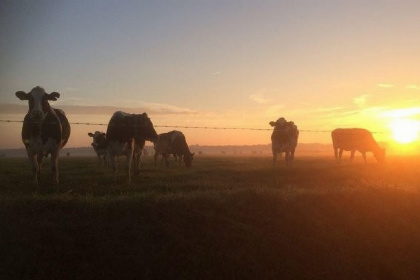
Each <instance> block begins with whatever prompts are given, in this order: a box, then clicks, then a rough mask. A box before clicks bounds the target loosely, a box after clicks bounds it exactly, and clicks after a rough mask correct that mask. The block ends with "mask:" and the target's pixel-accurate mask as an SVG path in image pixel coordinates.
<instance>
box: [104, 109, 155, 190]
mask: <svg viewBox="0 0 420 280" xmlns="http://www.w3.org/2000/svg"><path fill="white" fill-rule="evenodd" d="M106 136H107V139H108V146H107V149H108V154H109V157H110V159H111V164H112V169H113V174H114V179H116V171H117V163H116V157H117V156H121V155H125V156H127V174H128V182H131V163H132V161H133V159H134V164H135V174H138V173H139V172H140V160H141V153H142V150H143V148H144V144H145V142H146V140H148V141H152V142H154V141H155V140H156V139H157V137H158V136H157V133H156V131H155V129H154V127H153V124H152V122H151V121H150V119H149V117H148V116H147V114H146V113H143V114H128V113H125V112H121V111H117V112H115V113H114V114H113V115H112V117H111V120H110V121H109V124H108V129H107V131H106Z"/></svg>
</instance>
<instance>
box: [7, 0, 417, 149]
mask: <svg viewBox="0 0 420 280" xmlns="http://www.w3.org/2000/svg"><path fill="white" fill-rule="evenodd" d="M419 18H420V2H419V1H107V0H105V1H99V0H95V1H2V2H1V3H0V38H2V40H1V45H0V63H1V65H2V67H1V68H0V83H1V85H2V87H1V91H0V103H1V104H16V105H21V103H22V102H21V101H19V100H18V99H17V98H16V97H15V95H14V93H15V92H16V91H18V90H24V91H30V89H31V88H33V87H34V86H36V85H40V86H42V87H44V88H45V89H46V91H48V92H51V91H58V92H60V93H61V94H62V96H61V98H60V99H59V101H57V102H55V104H54V105H53V106H56V107H62V108H68V109H67V110H66V112H67V114H68V116H69V118H70V120H71V121H74V122H76V121H81V120H90V121H92V122H107V121H108V120H109V117H110V115H109V113H108V112H107V111H106V110H104V111H103V112H104V113H101V110H100V108H101V106H113V107H115V108H118V109H123V110H126V111H130V112H133V113H134V112H138V113H142V112H143V111H146V112H148V113H149V115H150V116H151V118H152V121H153V122H154V123H155V124H156V125H180V126H182V125H193V126H227V127H238V126H239V127H259V128H266V127H267V128H269V126H268V122H269V121H271V120H275V119H277V118H278V117H280V116H283V117H285V118H286V119H288V120H294V121H295V123H296V124H297V125H298V126H299V127H300V128H301V129H303V130H329V129H333V128H335V127H338V126H358V127H366V128H368V129H379V130H383V131H385V130H386V129H389V127H388V123H389V122H390V121H391V118H395V116H393V117H390V114H388V113H387V112H389V111H392V110H394V111H395V110H400V109H410V108H411V109H410V110H411V111H410V112H414V113H413V114H412V115H410V116H409V118H413V119H415V120H418V121H419V120H420V116H419V115H420V114H419V113H418V110H416V108H420V67H419V65H420V55H419V50H420V33H419V32H418V31H419V30H420V20H419ZM22 105H24V104H22ZM70 105H72V106H75V105H76V106H98V108H97V109H98V110H95V114H93V113H89V112H85V113H80V110H73V109H74V107H69V106H70ZM413 108H414V109H413ZM82 111H83V110H82ZM391 115H392V114H391ZM0 117H1V118H5V117H7V118H14V119H21V118H23V116H22V115H17V114H16V115H13V114H10V113H8V114H7V115H6V114H5V113H3V115H2V112H0ZM405 117H406V116H405ZM0 129H1V130H11V131H13V133H15V131H19V128H11V127H10V124H0ZM93 129H99V130H106V127H76V126H74V128H73V131H74V133H73V135H72V138H71V140H70V142H69V145H70V146H83V145H89V141H90V139H88V137H85V134H86V133H87V131H89V130H93ZM158 132H165V131H163V130H162V131H158ZM13 133H12V135H11V136H10V137H9V139H4V140H2V142H1V143H0V147H11V146H14V145H15V143H16V141H13V139H15V138H18V137H19V132H17V135H14V134H13ZM223 133H225V134H221V132H219V131H214V132H212V131H199V130H192V129H189V130H188V131H187V133H186V134H187V135H189V136H190V137H189V138H190V139H191V141H190V142H191V143H190V144H203V145H204V144H219V145H223V144H235V143H237V144H261V143H269V135H270V132H269V131H267V132H259V133H254V132H247V131H240V132H223ZM301 140H302V141H304V142H328V141H330V140H329V135H328V134H316V133H302V134H301Z"/></svg>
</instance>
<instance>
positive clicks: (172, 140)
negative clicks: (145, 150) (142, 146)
mask: <svg viewBox="0 0 420 280" xmlns="http://www.w3.org/2000/svg"><path fill="white" fill-rule="evenodd" d="M154 147H155V165H156V162H157V158H158V156H159V155H162V157H163V159H164V160H165V163H166V166H168V165H169V162H168V157H169V155H171V154H173V155H174V156H175V158H176V159H177V161H178V166H181V161H182V159H183V160H184V163H185V166H186V167H191V163H192V160H193V156H194V153H191V152H190V149H189V148H188V145H187V141H186V140H185V135H184V134H183V133H182V132H181V131H177V130H174V131H170V132H167V133H162V134H159V137H158V139H157V141H156V142H155V143H154Z"/></svg>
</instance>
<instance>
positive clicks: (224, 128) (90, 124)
mask: <svg viewBox="0 0 420 280" xmlns="http://www.w3.org/2000/svg"><path fill="white" fill-rule="evenodd" d="M0 122H3V123H23V122H24V121H17V120H0ZM70 124H71V125H87V126H108V124H107V123H90V122H70ZM128 126H132V125H128ZM153 127H163V128H191V129H213V130H251V131H272V130H273V129H272V128H253V127H217V126H179V125H153ZM331 131H332V130H317V129H299V132H310V133H331ZM371 133H375V134H384V133H385V132H383V131H371Z"/></svg>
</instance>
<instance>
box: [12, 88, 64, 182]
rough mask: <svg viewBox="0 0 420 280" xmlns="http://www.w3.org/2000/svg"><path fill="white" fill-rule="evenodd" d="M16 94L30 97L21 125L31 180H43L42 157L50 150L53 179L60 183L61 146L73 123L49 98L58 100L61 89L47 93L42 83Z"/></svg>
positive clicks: (20, 96)
mask: <svg viewBox="0 0 420 280" xmlns="http://www.w3.org/2000/svg"><path fill="white" fill-rule="evenodd" d="M16 97H17V98H19V99H20V100H28V103H29V110H28V113H27V114H26V115H25V118H24V120H23V126H22V141H23V144H24V145H25V148H26V153H27V155H28V159H29V161H30V163H31V165H32V175H33V177H32V180H33V183H34V184H35V185H39V184H40V183H41V172H42V159H43V157H44V156H45V157H47V156H48V155H49V154H51V163H52V164H51V171H52V178H53V182H54V183H55V184H56V185H57V184H58V183H59V174H58V157H59V154H60V150H61V149H62V148H63V147H64V145H66V143H67V141H68V140H69V137H70V123H69V121H68V120H67V117H66V115H65V113H64V111H62V110H60V109H54V108H53V107H51V106H50V104H49V103H48V101H56V100H57V99H58V98H59V97H60V94H59V93H58V92H52V93H46V92H45V90H44V89H43V88H42V87H40V86H37V87H34V88H33V89H32V90H31V91H30V92H28V93H26V92H24V91H17V92H16Z"/></svg>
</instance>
